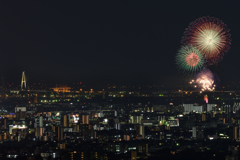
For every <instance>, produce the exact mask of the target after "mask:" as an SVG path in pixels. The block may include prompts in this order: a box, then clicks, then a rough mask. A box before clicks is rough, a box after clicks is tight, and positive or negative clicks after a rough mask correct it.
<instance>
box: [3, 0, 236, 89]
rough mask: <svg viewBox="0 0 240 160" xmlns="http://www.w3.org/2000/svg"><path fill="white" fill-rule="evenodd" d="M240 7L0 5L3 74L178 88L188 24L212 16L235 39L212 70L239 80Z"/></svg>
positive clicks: (100, 1) (138, 1)
mask: <svg viewBox="0 0 240 160" xmlns="http://www.w3.org/2000/svg"><path fill="white" fill-rule="evenodd" d="M239 7H240V1H212V2H208V1H192V0H191V1H179V0H175V1H165V2H163V1H160V0H156V1H153V0H145V1H143V0H135V1H133V0H126V1H125V0H118V1H117V0H108V1H107V0H96V1H91V0H86V1H80V0H75V1H61V0H59V1H42V0H39V1H35V2H33V1H19V0H18V1H1V2H0V53H1V54H0V55H1V58H0V75H1V76H6V77H7V80H8V81H11V82H19V83H20V80H21V71H23V70H25V71H26V74H27V75H28V79H29V80H30V81H31V82H35V81H38V80H40V79H41V80H46V81H47V83H50V84H56V83H58V84H59V83H72V82H79V81H82V82H84V83H85V84H108V83H110V84H113V83H116V84H119V83H121V84H168V85H171V84H176V83H179V82H181V81H183V80H184V79H186V76H183V75H182V74H181V73H179V71H178V69H177V67H176V65H175V55H176V53H177V51H178V49H179V48H180V46H181V43H180V41H181V37H182V34H183V32H184V30H185V28H187V27H188V25H189V23H190V22H192V21H194V20H195V19H197V18H199V17H202V16H207V15H209V16H214V17H217V18H219V19H221V20H222V21H223V22H224V23H226V24H227V26H228V28H229V29H230V30H231V31H230V33H231V34H232V45H231V49H230V51H229V53H228V54H227V55H226V56H225V57H224V59H223V61H221V62H220V63H219V64H218V65H217V66H215V67H210V69H212V71H214V72H216V73H217V74H218V75H219V77H220V79H221V82H222V83H228V82H230V81H240V74H239V73H238V71H239V70H240V63H239V57H240V56H239V50H240V40H239V37H240V10H239Z"/></svg>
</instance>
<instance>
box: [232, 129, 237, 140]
mask: <svg viewBox="0 0 240 160" xmlns="http://www.w3.org/2000/svg"><path fill="white" fill-rule="evenodd" d="M232 131H233V138H232V139H233V140H236V139H237V126H233V129H232Z"/></svg>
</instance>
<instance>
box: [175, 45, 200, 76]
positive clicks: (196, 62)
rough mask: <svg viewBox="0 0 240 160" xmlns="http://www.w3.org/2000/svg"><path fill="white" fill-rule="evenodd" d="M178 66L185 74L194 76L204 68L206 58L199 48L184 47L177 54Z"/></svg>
mask: <svg viewBox="0 0 240 160" xmlns="http://www.w3.org/2000/svg"><path fill="white" fill-rule="evenodd" d="M176 64H177V66H178V67H179V69H180V70H182V71H183V72H187V73H190V74H193V73H196V72H197V71H199V70H201V69H202V68H203V65H204V58H203V56H202V54H201V52H200V51H199V50H198V49H197V48H195V47H193V46H182V47H181V49H180V50H179V51H178V53H177V56H176Z"/></svg>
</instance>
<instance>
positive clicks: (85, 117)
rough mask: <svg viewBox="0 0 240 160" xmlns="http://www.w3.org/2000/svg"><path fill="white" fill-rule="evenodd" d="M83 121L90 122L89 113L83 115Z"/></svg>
mask: <svg viewBox="0 0 240 160" xmlns="http://www.w3.org/2000/svg"><path fill="white" fill-rule="evenodd" d="M82 123H83V124H89V115H82Z"/></svg>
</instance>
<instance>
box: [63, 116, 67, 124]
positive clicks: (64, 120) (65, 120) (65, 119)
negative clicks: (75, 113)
mask: <svg viewBox="0 0 240 160" xmlns="http://www.w3.org/2000/svg"><path fill="white" fill-rule="evenodd" d="M67 121H68V116H67V115H64V116H63V127H68V123H67Z"/></svg>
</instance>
